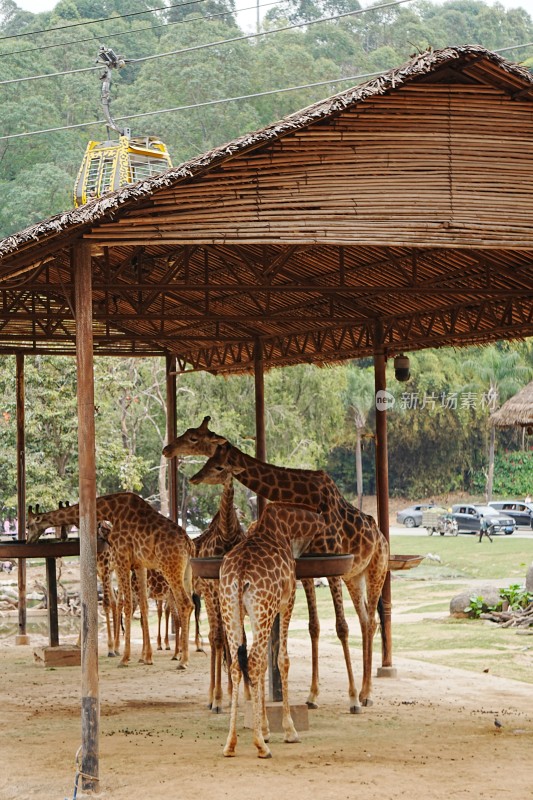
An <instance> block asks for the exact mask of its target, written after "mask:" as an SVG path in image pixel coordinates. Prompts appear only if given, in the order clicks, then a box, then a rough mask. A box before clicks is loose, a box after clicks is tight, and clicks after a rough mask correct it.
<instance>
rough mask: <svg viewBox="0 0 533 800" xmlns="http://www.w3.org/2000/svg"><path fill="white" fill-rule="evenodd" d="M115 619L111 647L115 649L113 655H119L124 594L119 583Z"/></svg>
mask: <svg viewBox="0 0 533 800" xmlns="http://www.w3.org/2000/svg"><path fill="white" fill-rule="evenodd" d="M115 614H116V621H115V642H114V646H113V649H114V650H115V655H116V656H119V655H120V634H121V633H122V619H123V615H124V596H123V594H122V592H121V590H120V584H119V589H118V594H117V598H116V610H115Z"/></svg>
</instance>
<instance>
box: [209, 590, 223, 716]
mask: <svg viewBox="0 0 533 800" xmlns="http://www.w3.org/2000/svg"><path fill="white" fill-rule="evenodd" d="M205 610H206V612H207V621H208V623H209V636H208V638H209V649H210V654H209V691H208V695H207V697H208V699H207V707H208V708H209V709H211V711H213V712H214V713H218V712H219V711H220V708H217V710H216V711H215V708H214V706H215V707H216V705H217V704H216V701H215V686H216V675H217V660H218V657H219V652H218V630H217V628H218V621H217V619H216V612H215V608H214V604H213V599H212V596H211V591H210V589H209V588H206V591H205Z"/></svg>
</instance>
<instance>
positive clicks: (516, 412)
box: [490, 381, 533, 428]
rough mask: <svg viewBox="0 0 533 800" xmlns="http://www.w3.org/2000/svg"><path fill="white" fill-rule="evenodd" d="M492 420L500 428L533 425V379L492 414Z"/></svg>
mask: <svg viewBox="0 0 533 800" xmlns="http://www.w3.org/2000/svg"><path fill="white" fill-rule="evenodd" d="M490 421H491V423H492V425H495V426H496V427H498V428H510V427H513V426H517V427H520V428H525V427H529V426H532V427H533V381H531V383H528V385H527V386H524V388H523V389H520V391H519V392H518V393H517V394H515V395H514V396H513V397H510V398H509V400H507V402H506V403H504V404H503V406H502V407H501V408H500V409H498V411H495V412H494V414H491V417H490Z"/></svg>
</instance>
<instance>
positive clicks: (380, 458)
mask: <svg viewBox="0 0 533 800" xmlns="http://www.w3.org/2000/svg"><path fill="white" fill-rule="evenodd" d="M386 366H387V359H386V357H385V350H384V347H383V330H382V328H381V325H377V326H376V341H375V347H374V385H375V390H376V489H377V504H378V525H379V527H380V529H381V530H382V531H383V533H384V534H385V537H386V539H387V541H390V536H389V458H388V447H387V405H388V402H387V394H386V391H387V377H386ZM381 598H382V601H383V607H384V617H385V619H384V629H385V630H384V637H383V638H384V641H383V649H382V661H381V667H379V668H378V672H377V674H378V677H395V676H396V670H395V669H394V667H393V666H392V624H391V612H392V602H391V576H390V571H389V572H387V577H386V578H385V583H384V585H383V590H382V593H381Z"/></svg>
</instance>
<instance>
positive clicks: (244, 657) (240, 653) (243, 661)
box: [237, 642, 250, 686]
mask: <svg viewBox="0 0 533 800" xmlns="http://www.w3.org/2000/svg"><path fill="white" fill-rule="evenodd" d="M237 659H238V661H239V667H240V668H241V672H242V677H243V680H244V683H245V686H249V685H250V674H249V672H248V649H247V647H246V642H243V644H241V645H239V649H238V650H237Z"/></svg>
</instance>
